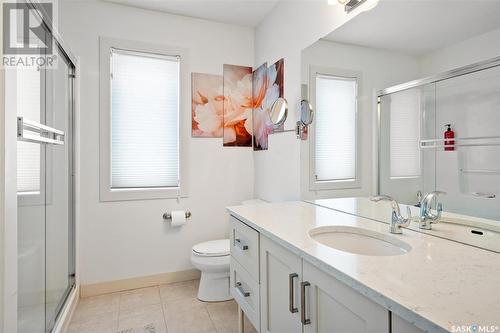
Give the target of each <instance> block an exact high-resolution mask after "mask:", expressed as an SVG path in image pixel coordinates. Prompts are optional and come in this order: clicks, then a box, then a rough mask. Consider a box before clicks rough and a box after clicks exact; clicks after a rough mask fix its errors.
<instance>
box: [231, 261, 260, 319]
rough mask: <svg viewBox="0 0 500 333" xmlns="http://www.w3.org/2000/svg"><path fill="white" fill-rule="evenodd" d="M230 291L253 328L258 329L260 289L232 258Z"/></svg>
mask: <svg viewBox="0 0 500 333" xmlns="http://www.w3.org/2000/svg"><path fill="white" fill-rule="evenodd" d="M230 271H231V276H230V282H229V283H230V289H231V295H232V296H233V297H234V300H235V301H236V302H237V303H238V305H239V306H240V307H241V310H243V312H244V313H245V315H246V316H247V318H248V320H250V322H251V323H252V325H253V326H254V327H260V296H259V295H260V287H259V284H258V282H257V281H256V280H255V279H254V278H253V277H252V276H251V275H250V274H249V273H248V272H247V271H246V270H245V268H243V266H241V265H240V264H239V263H238V262H237V261H236V260H234V258H231V265H230Z"/></svg>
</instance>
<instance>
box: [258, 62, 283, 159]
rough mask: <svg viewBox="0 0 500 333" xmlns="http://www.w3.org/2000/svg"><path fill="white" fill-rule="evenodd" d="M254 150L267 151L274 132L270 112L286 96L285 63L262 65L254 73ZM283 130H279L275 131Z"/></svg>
mask: <svg viewBox="0 0 500 333" xmlns="http://www.w3.org/2000/svg"><path fill="white" fill-rule="evenodd" d="M252 86H253V149H254V150H267V147H268V144H267V142H268V136H269V134H270V133H272V132H273V124H272V123H271V119H270V117H269V112H270V109H271V106H272V105H273V103H274V102H275V101H276V100H277V99H278V98H279V97H283V96H284V61H283V59H280V60H279V61H277V62H276V63H274V64H273V65H271V66H270V67H269V68H268V67H267V66H266V64H263V65H261V66H260V67H259V68H257V69H256V70H255V71H254V72H253V82H252ZM280 130H283V128H281V129H277V130H274V131H280Z"/></svg>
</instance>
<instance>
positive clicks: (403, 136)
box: [390, 89, 421, 179]
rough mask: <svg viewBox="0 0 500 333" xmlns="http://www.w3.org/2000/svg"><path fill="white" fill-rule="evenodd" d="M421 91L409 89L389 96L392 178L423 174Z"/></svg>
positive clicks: (414, 176)
mask: <svg viewBox="0 0 500 333" xmlns="http://www.w3.org/2000/svg"><path fill="white" fill-rule="evenodd" d="M420 95H421V91H420V90H418V89H410V90H404V91H401V92H398V93H395V94H392V95H391V96H390V103H391V111H390V119H391V120H390V133H391V134H390V135H391V137H390V154H391V166H390V168H391V178H392V179H394V178H417V177H420V149H419V142H420Z"/></svg>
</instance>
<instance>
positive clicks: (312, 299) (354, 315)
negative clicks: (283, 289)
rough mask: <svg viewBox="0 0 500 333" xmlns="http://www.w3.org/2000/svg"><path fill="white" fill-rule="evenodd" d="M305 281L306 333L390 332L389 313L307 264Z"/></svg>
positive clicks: (304, 275) (305, 265)
mask: <svg viewBox="0 0 500 333" xmlns="http://www.w3.org/2000/svg"><path fill="white" fill-rule="evenodd" d="M303 280H304V284H305V286H304V287H302V288H303V289H304V290H305V298H304V299H305V311H304V313H305V317H304V319H306V320H307V319H308V320H309V321H310V322H308V323H305V325H304V333H325V332H328V333H388V332H389V311H388V310H386V309H385V308H383V307H382V306H380V305H378V304H376V303H374V302H372V301H371V300H369V299H368V298H366V297H365V296H363V295H361V294H360V293H358V292H356V291H354V290H353V289H351V288H350V287H348V286H347V285H345V284H343V283H342V282H340V281H338V280H337V279H335V278H333V277H332V276H331V275H328V274H327V273H325V272H323V271H321V270H319V269H318V268H316V267H314V266H313V265H311V264H309V263H308V262H306V261H304V263H303ZM308 283H309V285H308ZM304 290H302V292H304Z"/></svg>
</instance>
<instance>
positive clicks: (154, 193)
mask: <svg viewBox="0 0 500 333" xmlns="http://www.w3.org/2000/svg"><path fill="white" fill-rule="evenodd" d="M186 197H187V193H186V191H185V190H184V189H183V188H182V187H180V188H179V187H170V188H124V189H107V190H102V189H101V192H100V201H101V202H106V201H133V200H155V199H176V198H186Z"/></svg>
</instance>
